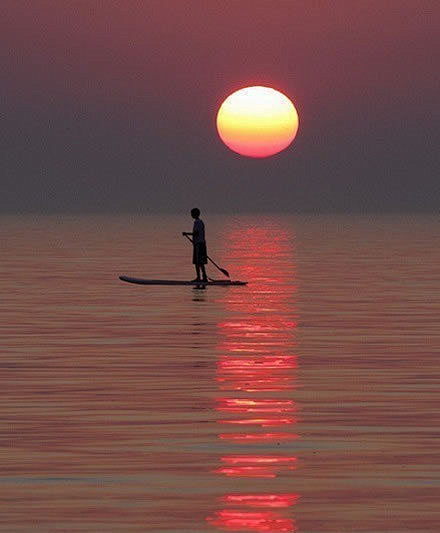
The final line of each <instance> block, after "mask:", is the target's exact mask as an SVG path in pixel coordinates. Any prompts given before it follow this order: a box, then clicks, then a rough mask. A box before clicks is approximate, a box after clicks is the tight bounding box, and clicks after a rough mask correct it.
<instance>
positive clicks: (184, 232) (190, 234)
mask: <svg viewBox="0 0 440 533" xmlns="http://www.w3.org/2000/svg"><path fill="white" fill-rule="evenodd" d="M182 235H183V236H184V237H185V235H188V237H192V236H193V235H194V233H189V232H188V231H182Z"/></svg>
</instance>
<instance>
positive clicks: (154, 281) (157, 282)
mask: <svg viewBox="0 0 440 533" xmlns="http://www.w3.org/2000/svg"><path fill="white" fill-rule="evenodd" d="M119 279H120V280H121V281H127V282H128V283H137V284H138V285H192V286H200V285H206V286H210V285H218V286H221V287H230V286H232V285H234V286H236V285H247V281H230V280H224V281H223V280H214V281H183V280H182V281H180V280H176V279H142V278H131V277H129V276H119Z"/></svg>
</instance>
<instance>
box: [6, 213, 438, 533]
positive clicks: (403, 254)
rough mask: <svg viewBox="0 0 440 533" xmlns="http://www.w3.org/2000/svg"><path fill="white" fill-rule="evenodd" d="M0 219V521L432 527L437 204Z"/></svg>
mask: <svg viewBox="0 0 440 533" xmlns="http://www.w3.org/2000/svg"><path fill="white" fill-rule="evenodd" d="M1 222H2V223H1V225H0V232H1V242H2V249H3V253H2V260H1V262H0V294H1V301H0V313H1V315H0V317H1V322H0V339H1V355H0V375H1V378H2V384H3V387H2V394H1V396H0V414H1V416H0V435H1V442H0V453H1V457H2V461H1V464H2V468H1V477H0V501H1V509H2V512H1V513H0V530H1V531H7V532H11V533H13V532H26V531H34V530H39V531H45V532H46V531H47V532H52V531H63V532H67V531H72V532H73V531H80V532H104V531H106V532H107V531H112V532H113V531H114V532H130V533H131V532H138V531H139V532H140V531H151V532H156V531H157V532H162V533H166V532H167V533H171V532H206V533H207V532H215V531H250V532H274V533H276V532H300V533H333V532H338V533H339V532H354V531H356V532H374V533H379V532H385V531H386V532H389V533H402V532H406V531H411V532H417V531H419V532H424V533H431V532H432V533H434V532H436V533H437V532H438V531H439V524H440V512H439V511H438V509H439V506H438V501H439V495H440V491H439V485H440V482H439V467H438V465H439V459H440V452H439V446H438V443H439V429H438V428H439V422H440V414H439V413H440V404H439V400H440V393H439V386H440V375H439V363H438V356H439V352H440V330H439V327H438V322H439V316H440V296H439V294H440V276H439V270H438V265H439V264H440V246H439V244H440V243H439V235H440V222H439V218H438V217H434V216H431V217H429V216H382V217H378V216H374V217H355V216H310V217H288V216H281V217H280V216H265V217H251V216H240V217H220V216H215V217H205V223H206V225H207V237H208V250H209V253H210V254H211V255H212V256H213V257H214V259H215V260H216V261H217V262H218V263H219V264H220V265H222V266H223V267H225V268H227V269H228V270H229V271H230V272H231V274H232V275H233V277H234V278H235V279H245V280H247V281H249V285H248V286H247V287H234V288H232V287H231V288H224V287H208V288H206V289H205V290H200V289H194V288H192V287H145V286H136V285H129V284H125V283H122V282H120V281H119V280H118V275H119V274H127V275H132V276H139V277H148V278H154V277H157V278H172V279H190V278H192V277H193V271H192V266H191V264H190V261H191V250H190V248H189V245H188V243H187V242H186V241H185V240H184V239H183V238H182V237H181V236H180V232H181V231H182V230H188V229H190V227H191V224H190V221H189V220H187V219H186V218H181V217H170V216H162V217H161V216H149V217H148V216H146V217H130V216H114V217H107V216H97V217H91V216H78V217H64V216H50V217H32V216H25V217H2V219H1ZM210 274H211V275H212V276H213V277H214V276H215V277H217V276H221V275H220V274H219V273H217V272H215V270H214V269H213V268H211V270H210Z"/></svg>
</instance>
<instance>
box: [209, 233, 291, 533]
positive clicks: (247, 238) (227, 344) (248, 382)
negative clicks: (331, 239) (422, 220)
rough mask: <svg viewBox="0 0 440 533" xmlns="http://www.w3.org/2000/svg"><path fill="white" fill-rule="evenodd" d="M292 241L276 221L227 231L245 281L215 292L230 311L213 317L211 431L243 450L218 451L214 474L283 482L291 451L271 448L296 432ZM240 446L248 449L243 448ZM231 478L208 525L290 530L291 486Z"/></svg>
mask: <svg viewBox="0 0 440 533" xmlns="http://www.w3.org/2000/svg"><path fill="white" fill-rule="evenodd" d="M292 242H293V238H292V235H291V234H289V233H288V232H286V231H285V230H283V229H282V228H280V227H276V228H274V227H264V226H263V227H251V228H243V229H242V231H234V232H233V233H231V235H229V236H228V239H227V243H228V246H229V249H228V254H229V256H230V257H232V258H233V259H234V260H235V262H236V264H235V266H234V272H236V274H237V276H238V277H240V279H241V278H243V279H248V280H249V282H250V283H249V288H248V289H247V290H246V292H244V291H235V292H233V291H228V293H226V294H225V295H224V296H223V297H222V303H223V305H224V307H225V308H226V310H227V311H228V315H230V318H228V320H223V321H221V322H219V323H218V329H219V331H220V337H221V341H220V343H219V345H218V354H219V355H218V360H217V367H216V378H215V379H216V381H217V386H218V391H219V393H220V395H219V397H218V398H217V399H216V404H215V410H216V411H217V412H218V413H219V415H220V416H219V418H218V419H217V423H218V424H219V429H220V428H221V431H219V433H218V438H219V439H220V441H222V442H229V443H230V444H231V445H237V446H243V453H239V454H227V455H224V456H222V457H221V458H220V465H219V466H218V468H216V469H215V470H214V473H215V474H218V475H221V476H226V477H233V478H243V480H244V479H245V478H256V479H261V480H264V479H266V480H268V479H275V478H277V477H280V478H282V479H285V480H286V482H287V483H288V482H289V478H288V476H289V475H290V474H291V473H292V472H293V470H295V467H296V462H297V458H296V456H294V455H292V454H291V453H283V452H281V451H280V448H279V445H280V443H282V442H285V443H286V444H287V443H289V442H294V441H295V439H297V438H299V435H298V434H297V432H295V431H294V426H295V424H296V423H297V421H298V414H297V412H298V406H297V404H296V402H295V400H294V399H293V394H294V391H295V389H296V386H297V381H296V370H297V366H298V362H297V357H296V355H295V353H292V350H293V348H294V346H295V329H296V319H297V317H296V311H295V307H294V294H295V289H296V288H295V285H294V283H293V281H292V280H294V279H295V275H294V262H293V249H292ZM286 261H288V263H289V269H286V268H285V262H286ZM280 262H284V265H283V268H281V267H280V266H279V265H280ZM289 270H290V274H289V276H288V277H286V274H285V272H286V271H287V272H288V271H289ZM238 429H240V430H241V431H237V430H238ZM247 446H250V447H251V448H252V449H254V451H252V449H249V452H247V450H246V448H245V447H247ZM255 446H257V447H258V452H261V453H256V451H257V449H256V448H255ZM277 448H278V449H277ZM283 449H285V447H284V448H283ZM289 449H290V450H291V449H292V448H291V447H290V448H289ZM237 481H238V480H237ZM236 486H237V492H234V493H231V494H226V495H224V496H223V497H221V498H219V505H221V506H222V508H221V509H219V510H218V511H216V512H215V513H214V514H213V515H211V516H209V517H207V521H208V523H209V524H210V525H211V526H214V527H215V528H217V529H220V530H227V531H254V532H295V531H297V527H296V525H295V521H294V520H293V518H292V517H291V515H290V508H291V507H292V506H293V505H294V504H296V502H297V501H298V498H299V494H296V493H291V492H287V491H286V492H283V493H281V492H275V491H270V484H269V483H267V482H266V483H263V484H261V485H260V486H258V485H256V487H258V488H261V492H255V493H252V494H249V493H247V492H244V491H240V485H239V484H237V485H236ZM277 487H279V486H277ZM267 490H269V491H270V492H266V491H267Z"/></svg>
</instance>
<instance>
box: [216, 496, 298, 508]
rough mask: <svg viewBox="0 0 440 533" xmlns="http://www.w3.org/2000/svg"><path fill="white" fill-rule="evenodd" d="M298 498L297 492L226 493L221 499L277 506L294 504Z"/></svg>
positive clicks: (238, 502)
mask: <svg viewBox="0 0 440 533" xmlns="http://www.w3.org/2000/svg"><path fill="white" fill-rule="evenodd" d="M298 498H299V495H298V494H228V495H226V496H224V497H223V498H222V499H223V501H224V502H226V503H231V504H235V505H246V506H248V507H274V508H279V507H290V506H291V505H294V504H295V503H296V502H297V500H298Z"/></svg>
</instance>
